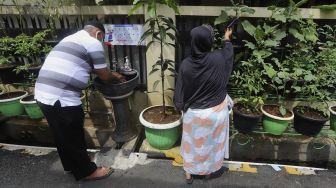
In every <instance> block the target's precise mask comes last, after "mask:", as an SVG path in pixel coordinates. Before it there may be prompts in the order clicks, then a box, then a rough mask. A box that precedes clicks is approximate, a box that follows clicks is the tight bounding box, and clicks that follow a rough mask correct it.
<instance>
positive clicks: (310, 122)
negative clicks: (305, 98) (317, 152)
mask: <svg viewBox="0 0 336 188" xmlns="http://www.w3.org/2000/svg"><path fill="white" fill-rule="evenodd" d="M305 108H306V110H310V111H316V110H313V109H312V108H310V107H305ZM293 111H294V129H295V131H296V132H298V133H301V134H303V135H306V136H315V135H317V134H318V133H319V132H320V131H321V129H322V127H323V125H324V124H325V122H327V121H328V118H327V117H324V118H314V117H308V116H306V115H304V114H302V113H301V112H300V111H299V109H298V107H295V108H294V109H293ZM316 112H317V113H319V112H318V111H316Z"/></svg>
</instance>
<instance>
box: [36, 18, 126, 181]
mask: <svg viewBox="0 0 336 188" xmlns="http://www.w3.org/2000/svg"><path fill="white" fill-rule="evenodd" d="M104 36H105V29H104V26H103V25H102V24H101V23H99V22H97V21H91V22H89V23H87V24H86V25H85V26H84V28H83V29H82V30H80V31H78V32H76V33H75V34H72V35H70V36H68V37H65V38H64V39H63V40H62V41H60V42H59V44H57V45H56V46H55V47H54V48H53V49H52V51H51V52H50V53H49V54H48V56H47V58H46V60H45V62H44V64H43V66H42V68H41V70H40V73H39V76H38V78H37V81H36V84H35V99H36V100H37V103H38V104H39V106H40V107H41V109H42V111H43V113H44V115H45V117H46V119H47V121H48V124H49V126H50V130H51V132H52V134H53V137H54V140H55V143H56V147H57V151H58V154H59V156H60V159H61V162H62V165H63V168H64V170H65V171H68V172H71V173H72V174H73V175H74V177H75V178H76V180H81V179H83V180H97V179H102V178H105V177H108V176H109V175H110V174H111V173H112V172H113V169H112V168H107V167H97V166H96V164H95V163H94V162H92V161H91V160H90V157H89V155H88V153H87V151H86V144H85V138H84V128H83V123H84V112H83V109H82V107H81V101H80V95H81V90H82V89H84V88H86V87H87V85H88V80H89V77H90V75H89V73H90V71H92V72H93V73H95V74H97V75H98V77H99V78H101V79H102V80H103V81H109V80H112V79H117V80H120V81H124V77H123V76H122V75H120V74H118V73H116V72H111V71H110V70H109V69H108V68H107V65H106V63H105V56H104V49H103V46H102V43H101V42H102V40H103V39H104Z"/></svg>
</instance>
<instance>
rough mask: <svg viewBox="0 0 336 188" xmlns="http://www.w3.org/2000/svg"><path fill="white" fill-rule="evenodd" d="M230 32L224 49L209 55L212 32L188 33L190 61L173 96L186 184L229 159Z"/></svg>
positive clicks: (205, 28)
mask: <svg viewBox="0 0 336 188" xmlns="http://www.w3.org/2000/svg"><path fill="white" fill-rule="evenodd" d="M231 35H232V29H231V28H228V29H227V30H226V32H225V35H224V39H225V46H224V47H223V49H218V50H214V51H211V47H212V44H213V42H214V35H213V29H212V27H211V26H209V25H203V26H199V27H196V28H194V29H192V30H191V57H187V58H186V59H184V60H183V62H182V64H181V66H180V69H179V74H178V78H177V83H176V86H175V93H174V104H175V106H176V108H177V109H178V110H183V111H186V112H185V114H184V116H183V134H182V143H181V155H182V157H183V168H184V170H185V172H186V174H185V175H186V180H187V183H189V184H190V183H192V175H210V174H211V173H213V172H215V171H218V170H219V169H220V168H221V167H222V165H223V160H224V158H228V157H229V153H228V151H229V108H230V107H231V106H232V100H231V98H230V97H229V96H228V95H227V87H226V86H227V83H228V80H229V77H230V74H231V70H232V65H233V47H232V44H231V42H230V37H231Z"/></svg>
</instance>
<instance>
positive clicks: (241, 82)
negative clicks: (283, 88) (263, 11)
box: [232, 20, 286, 112]
mask: <svg viewBox="0 0 336 188" xmlns="http://www.w3.org/2000/svg"><path fill="white" fill-rule="evenodd" d="M242 26H243V28H244V30H245V31H246V32H247V33H248V34H249V35H251V36H252V37H253V39H254V40H253V41H246V40H244V42H245V47H247V49H248V50H249V52H251V53H250V56H249V57H248V59H247V60H244V61H242V62H241V64H239V66H238V67H237V69H235V70H234V71H233V75H232V77H233V80H234V82H235V85H236V86H238V87H239V88H240V89H242V90H243V91H244V92H245V95H243V96H241V97H240V98H239V101H241V103H242V104H244V105H245V108H247V109H249V108H250V111H252V112H253V111H254V112H257V111H259V109H260V105H262V104H264V98H265V96H264V93H265V89H267V87H266V86H267V85H268V81H269V78H270V79H271V80H272V79H273V77H274V73H275V72H276V71H275V70H274V72H271V73H270V72H269V69H270V67H272V66H273V65H272V63H271V62H272V61H274V62H275V63H278V64H279V62H278V61H277V60H276V58H271V55H272V54H273V53H274V48H275V47H278V46H279V45H280V41H281V39H283V38H284V37H285V36H286V35H285V32H284V31H283V30H281V29H279V28H278V25H276V26H269V25H267V24H266V23H264V24H263V25H258V26H257V27H255V26H253V25H252V24H251V23H250V22H249V21H247V20H244V21H243V22H242ZM267 76H268V77H267ZM273 86H274V87H275V89H278V88H279V86H277V85H273ZM279 101H280V100H279ZM251 107H254V108H252V109H251Z"/></svg>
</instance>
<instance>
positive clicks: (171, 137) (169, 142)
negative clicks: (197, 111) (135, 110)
mask: <svg viewBox="0 0 336 188" xmlns="http://www.w3.org/2000/svg"><path fill="white" fill-rule="evenodd" d="M153 107H156V106H151V107H148V108H146V109H144V110H143V111H142V112H141V113H140V116H139V120H140V123H141V124H142V125H143V126H144V127H145V135H146V140H147V142H148V143H149V144H150V145H151V146H152V147H154V148H157V149H161V150H166V149H170V148H171V147H173V146H174V144H175V143H176V141H177V140H178V139H179V138H180V137H181V127H180V125H181V124H182V115H181V118H180V119H179V120H177V121H175V122H172V123H167V124H155V123H151V122H148V121H146V120H145V119H144V118H143V113H144V112H145V111H147V110H148V109H151V108H153Z"/></svg>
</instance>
